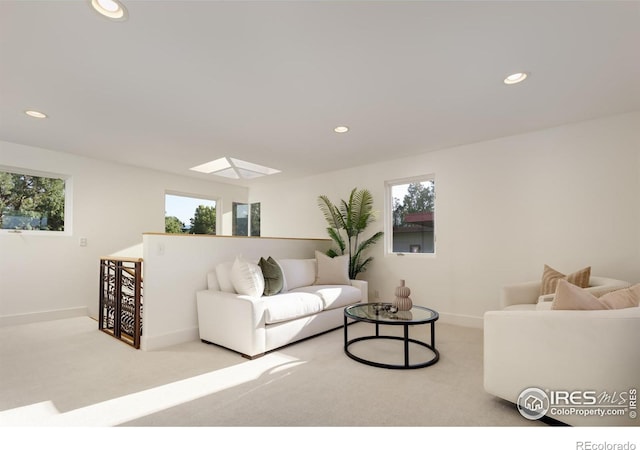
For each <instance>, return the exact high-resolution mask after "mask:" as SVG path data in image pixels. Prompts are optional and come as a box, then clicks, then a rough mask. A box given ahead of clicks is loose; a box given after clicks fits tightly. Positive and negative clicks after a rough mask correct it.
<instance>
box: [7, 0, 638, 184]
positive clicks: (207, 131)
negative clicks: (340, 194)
mask: <svg viewBox="0 0 640 450" xmlns="http://www.w3.org/2000/svg"><path fill="white" fill-rule="evenodd" d="M123 2H124V4H125V5H126V7H127V9H128V12H129V19H128V20H127V21H125V22H110V21H108V20H107V19H105V18H103V17H102V16H99V15H98V14H97V13H95V12H94V11H93V10H92V9H91V8H90V6H89V3H90V2H89V1H88V0H69V1H61V0H57V1H53V0H46V1H24V0H22V1H20V0H18V1H16V0H0V140H4V141H10V142H17V143H21V144H26V145H31V146H37V147H43V148H48V149H52V150H56V151H62V152H68V153H73V154H79V155H86V156H89V157H93V158H100V159H105V160H111V161H118V162H121V163H126V164H132V165H136V166H143V167H149V168H153V169H158V170H163V171H167V172H172V173H178V174H182V175H188V176H194V177H199V178H209V179H215V180H218V181H228V179H226V178H217V177H215V176H213V175H204V174H199V173H195V172H191V171H189V170H188V169H189V168H190V167H193V166H196V165H199V164H202V163H205V162H207V161H211V160H214V159H217V158H220V157H232V158H237V159H241V160H245V161H250V162H252V163H257V164H261V165H265V166H268V167H272V168H275V169H279V170H281V171H282V172H281V173H279V174H277V175H272V176H270V177H268V178H269V179H272V180H274V181H275V180H283V179H288V178H290V177H297V176H306V175H309V174H313V173H322V172H325V171H331V170H335V169H336V168H344V167H353V166H358V165H361V164H363V163H366V162H376V161H384V160H385V159H391V158H397V157H402V156H408V155H412V154H418V153H424V152H428V151H433V150H437V149H442V148H447V147H452V146H455V145H459V144H465V143H471V142H477V141H483V140H488V139H492V138H496V137H500V136H506V135H512V134H517V133H523V132H527V131H532V130H537V129H542V128H548V127H553V126H557V125H560V124H563V123H568V122H576V121H581V120H586V119H591V118H596V117H601V116H607V115H613V114H618V113H624V112H629V111H632V110H640V2H637V1H627V2H613V1H601V2H581V1H568V2H560V1H535V2H524V1H514V2H510V1H498V2H484V1H469V2H458V1H445V2H436V1H408V2H402V1H386V2H385V1H334V2H332V1H305V0H298V1H265V0H263V1H254V2H249V1H205V0H200V1H142V0H123ZM516 71H527V72H530V77H529V78H528V79H527V80H526V81H525V82H524V83H522V84H519V85H515V86H506V85H504V84H503V83H502V79H503V78H504V77H505V76H506V75H508V74H510V73H512V72H516ZM25 109H38V110H41V111H43V112H46V113H47V114H48V115H49V118H48V119H45V120H36V119H31V118H29V117H27V116H26V115H24V114H23V111H24V110H25ZM337 125H348V126H349V127H350V128H351V131H350V132H349V133H346V134H336V133H334V132H333V128H334V127H335V126H337ZM261 180H263V181H266V180H265V179H261ZM243 184H244V183H243Z"/></svg>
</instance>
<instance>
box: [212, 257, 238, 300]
mask: <svg viewBox="0 0 640 450" xmlns="http://www.w3.org/2000/svg"><path fill="white" fill-rule="evenodd" d="M232 267H233V261H230V262H223V263H220V264H218V265H217V266H216V277H217V278H218V286H220V290H221V291H222V292H230V293H233V294H236V290H235V289H234V288H233V282H232V281H231V268H232Z"/></svg>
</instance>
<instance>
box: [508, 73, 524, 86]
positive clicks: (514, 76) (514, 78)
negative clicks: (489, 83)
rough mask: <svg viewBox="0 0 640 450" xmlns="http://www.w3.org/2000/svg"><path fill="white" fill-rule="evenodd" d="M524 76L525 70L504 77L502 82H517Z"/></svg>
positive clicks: (522, 79)
mask: <svg viewBox="0 0 640 450" xmlns="http://www.w3.org/2000/svg"><path fill="white" fill-rule="evenodd" d="M526 78H527V74H526V73H525V72H516V73H512V74H511V75H509V76H508V77H507V78H505V79H504V84H517V83H520V82H522V81H524V80H525V79H526Z"/></svg>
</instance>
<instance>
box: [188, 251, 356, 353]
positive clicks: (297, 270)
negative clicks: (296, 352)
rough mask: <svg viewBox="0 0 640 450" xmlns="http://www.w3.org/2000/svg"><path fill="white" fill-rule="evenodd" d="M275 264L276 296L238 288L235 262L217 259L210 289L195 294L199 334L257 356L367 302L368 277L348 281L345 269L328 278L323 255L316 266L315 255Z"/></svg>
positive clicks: (336, 323)
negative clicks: (278, 289) (279, 273)
mask: <svg viewBox="0 0 640 450" xmlns="http://www.w3.org/2000/svg"><path fill="white" fill-rule="evenodd" d="M316 256H317V258H328V257H324V256H321V255H318V254H316ZM334 260H335V262H336V263H338V264H342V263H343V262H344V261H345V260H344V259H341V260H338V259H337V258H334ZM277 263H278V265H279V267H280V268H281V269H282V275H283V288H282V291H281V292H279V293H277V294H275V295H262V294H261V293H260V292H253V293H251V294H250V295H247V294H246V293H238V290H237V289H236V286H234V283H233V281H234V273H233V268H234V266H233V265H234V264H235V263H234V262H225V263H221V264H218V266H217V267H216V270H215V271H212V272H210V273H209V274H208V275H207V284H208V289H206V290H203V291H199V292H197V293H196V298H197V309H198V325H199V333H200V339H201V340H203V341H205V342H209V343H212V344H216V345H219V346H222V347H225V348H228V349H230V350H234V351H236V352H238V353H240V354H242V355H243V356H245V357H248V358H255V357H258V356H262V355H263V354H264V353H265V352H268V351H270V350H274V349H277V348H279V347H282V346H285V345H287V344H291V343H293V342H296V341H299V340H301V339H304V338H308V337H310V336H314V335H317V334H320V333H323V332H326V331H329V330H332V329H335V328H339V327H341V326H342V325H343V323H344V308H345V307H346V306H348V305H352V304H355V303H359V302H363V301H364V302H366V301H368V284H367V282H366V281H362V280H349V279H348V276H346V272H345V274H344V275H339V276H338V277H337V278H336V277H335V276H334V277H333V279H334V281H339V282H340V283H331V281H332V279H331V278H332V274H328V277H327V274H326V273H325V274H324V275H323V274H322V273H319V270H320V271H322V270H323V268H324V267H327V266H326V264H327V261H325V260H324V259H323V260H322V261H321V264H320V267H319V264H318V260H317V259H278V260H277ZM331 264H333V261H332V262H331ZM252 266H253V267H254V275H256V276H257V277H258V278H259V276H260V274H257V273H256V272H255V265H254V264H252ZM334 267H335V265H334ZM344 267H345V269H346V267H347V266H344ZM341 272H342V271H341ZM334 274H335V271H334ZM327 281H329V282H330V283H327ZM318 283H320V284H318Z"/></svg>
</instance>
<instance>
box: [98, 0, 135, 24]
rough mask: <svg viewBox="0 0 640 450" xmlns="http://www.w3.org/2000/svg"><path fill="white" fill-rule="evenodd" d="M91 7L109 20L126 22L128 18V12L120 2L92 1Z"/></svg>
mask: <svg viewBox="0 0 640 450" xmlns="http://www.w3.org/2000/svg"><path fill="white" fill-rule="evenodd" d="M91 6H92V7H93V9H95V10H96V11H98V12H99V13H100V14H102V15H103V16H105V17H108V18H109V19H112V20H125V19H126V18H127V10H126V8H125V7H124V5H123V4H122V3H120V1H119V0H91Z"/></svg>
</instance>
